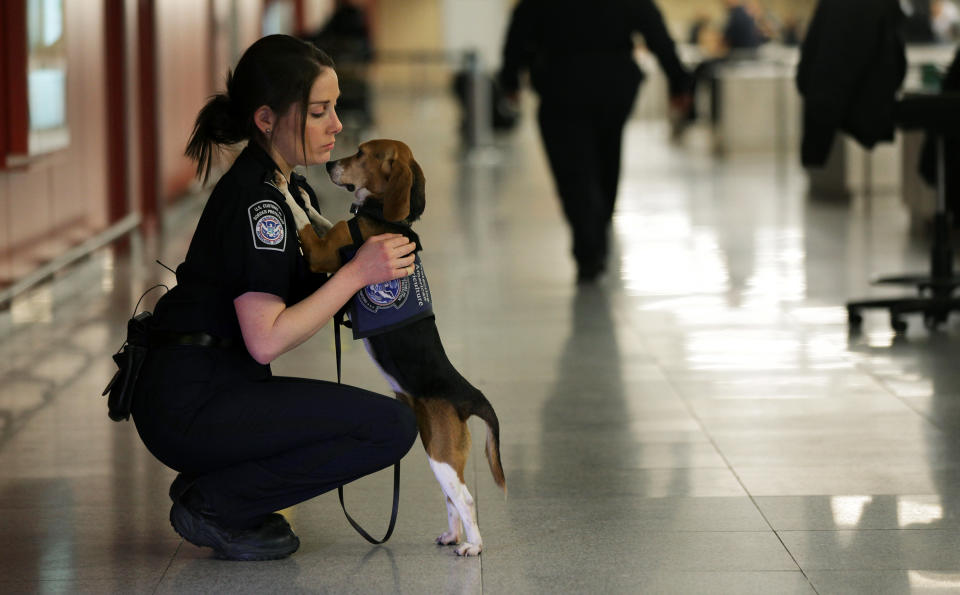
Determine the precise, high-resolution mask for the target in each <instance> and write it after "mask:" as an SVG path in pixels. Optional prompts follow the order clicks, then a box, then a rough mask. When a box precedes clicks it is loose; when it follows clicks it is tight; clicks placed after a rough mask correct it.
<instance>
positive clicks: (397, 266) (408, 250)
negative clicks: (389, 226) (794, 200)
mask: <svg viewBox="0 0 960 595" xmlns="http://www.w3.org/2000/svg"><path fill="white" fill-rule="evenodd" d="M415 248H416V244H414V243H413V242H411V241H410V240H408V239H407V238H406V237H405V236H403V235H400V234H396V233H385V234H380V235H376V236H371V237H369V238H367V241H366V242H364V243H363V245H362V246H360V250H358V251H357V254H356V256H354V257H353V259H351V260H350V262H349V263H347V264H346V265H345V266H344V267H343V268H344V269H346V270H347V272H348V273H349V274H351V275H355V276H356V278H357V280H358V282H359V283H360V287H366V286H367V285H372V284H374V283H384V282H386V281H391V280H393V279H399V278H400V277H406V276H407V275H410V274H412V273H413V270H414V265H413V261H414V258H415V256H414V254H413V251H414V249H415Z"/></svg>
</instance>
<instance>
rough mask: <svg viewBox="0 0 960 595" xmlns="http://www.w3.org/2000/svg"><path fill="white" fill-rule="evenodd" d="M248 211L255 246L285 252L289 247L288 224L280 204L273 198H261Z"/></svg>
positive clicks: (260, 248)
mask: <svg viewBox="0 0 960 595" xmlns="http://www.w3.org/2000/svg"><path fill="white" fill-rule="evenodd" d="M247 213H248V215H249V218H250V231H251V232H252V233H253V247H254V248H256V249H257V250H276V251H278V252H283V251H284V250H285V249H286V247H287V225H286V219H285V218H284V216H283V210H282V209H281V208H280V205H278V204H277V203H275V202H273V201H272V200H260V201H257V202H255V203H253V204H252V205H250V208H249V209H247Z"/></svg>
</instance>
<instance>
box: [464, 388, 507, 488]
mask: <svg viewBox="0 0 960 595" xmlns="http://www.w3.org/2000/svg"><path fill="white" fill-rule="evenodd" d="M478 392H479V391H478ZM480 397H481V398H480V400H479V402H478V403H477V405H476V407H475V408H474V410H473V411H472V413H473V415H476V416H477V417H479V418H480V419H482V420H483V421H485V422H486V423H487V445H486V449H485V453H486V455H487V462H488V463H490V473H492V474H493V481H494V482H495V483H496V484H497V485H498V486H500V488H501V489H502V490H503V495H504V497H506V495H507V478H506V476H505V475H504V474H503V463H502V462H501V461H500V420H499V419H497V412H496V411H494V410H493V405H491V404H490V401H488V400H487V398H486V397H485V396H483V394H482V393H481V395H480Z"/></svg>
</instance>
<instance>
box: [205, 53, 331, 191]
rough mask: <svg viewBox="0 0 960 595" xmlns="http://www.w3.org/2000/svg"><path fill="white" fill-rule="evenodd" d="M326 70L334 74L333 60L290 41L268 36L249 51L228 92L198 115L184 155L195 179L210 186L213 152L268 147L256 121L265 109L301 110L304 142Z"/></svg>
mask: <svg viewBox="0 0 960 595" xmlns="http://www.w3.org/2000/svg"><path fill="white" fill-rule="evenodd" d="M324 68H333V60H332V59H331V58H330V56H328V55H327V54H326V53H324V52H323V51H322V50H320V49H318V48H317V47H316V46H314V45H313V44H311V43H308V42H306V41H301V40H299V39H297V38H295V37H290V36H289V35H268V36H267V37H263V38H261V39H259V40H257V41H256V42H254V44H253V45H251V46H250V47H249V48H247V51H245V52H244V53H243V56H241V57H240V61H239V62H238V63H237V66H236V68H235V69H234V70H233V72H228V73H227V89H226V92H224V93H218V94H216V95H214V96H213V97H211V98H210V99H209V100H207V103H206V105H204V106H203V109H201V110H200V113H199V114H197V120H196V122H195V123H194V125H193V133H192V134H191V135H190V141H189V142H188V143H187V150H186V155H187V157H190V158H191V159H192V160H194V161H196V162H197V177H200V178H201V179H202V180H203V182H204V183H206V181H207V178H208V177H209V176H210V168H211V166H212V164H213V149H214V147H215V146H216V148H217V149H219V148H220V147H221V146H223V145H232V144H235V143H238V142H240V141H243V140H255V141H257V142H260V143H261V144H264V145H266V142H267V139H266V138H264V136H263V134H262V133H261V132H260V130H259V129H258V128H257V127H256V125H255V124H254V120H253V115H254V113H255V112H256V111H257V109H259V108H260V106H262V105H266V106H268V107H269V108H270V109H272V110H273V111H274V113H276V114H277V115H278V116H282V115H284V114H285V113H287V110H289V109H290V108H291V107H292V106H293V105H295V104H296V105H299V106H300V135H301V141H305V136H306V114H307V106H308V105H309V102H310V88H311V87H312V86H313V82H314V81H315V80H316V78H317V77H318V76H319V75H320V73H321V72H323V69H324ZM303 144H304V145H305V144H306V143H305V142H304V143H303Z"/></svg>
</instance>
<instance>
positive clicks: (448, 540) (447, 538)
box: [437, 531, 460, 545]
mask: <svg viewBox="0 0 960 595" xmlns="http://www.w3.org/2000/svg"><path fill="white" fill-rule="evenodd" d="M457 543H460V536H459V535H457V534H456V533H451V532H450V531H444V532H443V534H442V535H440V537H437V544H439V545H454V544H457Z"/></svg>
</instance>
